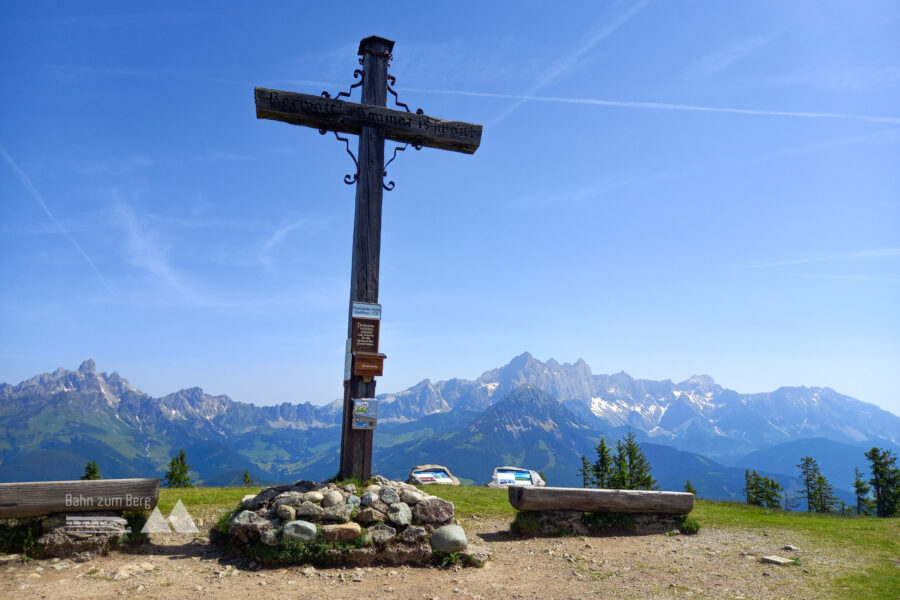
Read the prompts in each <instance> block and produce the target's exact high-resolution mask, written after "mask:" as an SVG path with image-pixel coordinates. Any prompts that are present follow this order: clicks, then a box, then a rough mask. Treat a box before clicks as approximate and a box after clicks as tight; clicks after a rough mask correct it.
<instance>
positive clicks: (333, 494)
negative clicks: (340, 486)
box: [322, 490, 344, 508]
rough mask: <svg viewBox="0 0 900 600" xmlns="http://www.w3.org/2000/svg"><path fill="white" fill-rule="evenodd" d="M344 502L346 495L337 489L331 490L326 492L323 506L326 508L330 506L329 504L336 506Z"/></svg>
mask: <svg viewBox="0 0 900 600" xmlns="http://www.w3.org/2000/svg"><path fill="white" fill-rule="evenodd" d="M343 503H344V495H343V494H341V493H340V492H339V491H337V490H331V491H330V492H327V493H326V494H325V497H324V498H322V506H323V507H324V508H328V507H329V506H336V505H338V504H343Z"/></svg>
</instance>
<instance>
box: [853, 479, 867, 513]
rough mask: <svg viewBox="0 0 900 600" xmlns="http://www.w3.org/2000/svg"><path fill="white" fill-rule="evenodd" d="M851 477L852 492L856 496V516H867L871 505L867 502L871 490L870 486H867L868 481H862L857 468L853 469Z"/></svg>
mask: <svg viewBox="0 0 900 600" xmlns="http://www.w3.org/2000/svg"><path fill="white" fill-rule="evenodd" d="M853 475H854V477H855V479H854V480H853V491H854V493H855V494H856V514H857V515H862V514H868V513H869V507H870V505H871V503H870V501H869V492H870V491H871V490H872V486H870V485H869V482H868V481H866V480H865V479H863V474H862V473H861V472H860V470H859V469H858V468H856V469H853Z"/></svg>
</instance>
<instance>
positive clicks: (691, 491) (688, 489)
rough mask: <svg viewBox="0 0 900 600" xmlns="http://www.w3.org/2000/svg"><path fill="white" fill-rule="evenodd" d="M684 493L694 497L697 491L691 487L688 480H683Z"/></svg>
mask: <svg viewBox="0 0 900 600" xmlns="http://www.w3.org/2000/svg"><path fill="white" fill-rule="evenodd" d="M684 491H686V492H687V493H688V494H693V495H694V496H695V497H696V496H697V490H695V489H694V486H692V485H691V480H690V479H687V480H685V482H684Z"/></svg>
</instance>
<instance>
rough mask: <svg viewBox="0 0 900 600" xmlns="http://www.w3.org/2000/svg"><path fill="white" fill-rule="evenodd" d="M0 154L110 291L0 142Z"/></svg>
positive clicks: (88, 258)
mask: <svg viewBox="0 0 900 600" xmlns="http://www.w3.org/2000/svg"><path fill="white" fill-rule="evenodd" d="M0 154H2V155H3V159H4V160H5V161H6V164H7V165H9V168H10V169H12V170H13V172H14V173H15V174H16V177H18V178H19V181H20V182H21V183H22V185H23V186H25V189H26V190H27V191H28V195H29V196H31V198H32V199H33V200H34V201H35V202H37V204H38V206H40V207H41V210H43V211H44V214H46V215H47V217H48V218H49V219H50V221H51V222H52V223H53V224H54V225H55V226H56V228H57V230H59V232H60V233H61V234H62V235H63V236H64V237H65V238H66V239H67V240H69V242H70V243H71V244H72V247H74V248H75V250H77V251H78V253H79V254H80V255H81V256H82V257H83V258H84V260H85V261H86V262H87V264H88V265H89V266H90V267H91V270H92V271H94V274H96V275H97V278H98V279H99V280H100V283H102V284H103V287H105V288H106V289H107V291H112V288H111V287H110V285H109V282H108V281H106V278H105V277H103V274H102V273H100V269H98V268H97V265H96V263H94V261H93V260H92V259H91V257H90V256H89V255H88V253H87V252H85V251H84V248H82V247H81V244H79V243H78V242H77V241H76V240H75V238H74V237H72V234H71V233H69V230H68V229H66V228H65V226H63V224H62V223H61V222H60V221H59V219H57V218H56V216H55V215H54V214H53V212H52V211H51V210H50V207H48V206H47V203H46V202H45V201H44V197H43V196H42V195H41V193H40V192H39V191H38V190H37V188H36V187H34V184H33V183H32V182H31V178H30V177H28V175H27V174H26V173H25V171H23V170H22V169H21V168H20V167H19V165H18V163H16V161H15V160H13V157H12V156H10V155H9V154H8V153H7V152H6V149H5V148H4V147H3V145H2V144H0Z"/></svg>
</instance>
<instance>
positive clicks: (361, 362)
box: [353, 352, 387, 377]
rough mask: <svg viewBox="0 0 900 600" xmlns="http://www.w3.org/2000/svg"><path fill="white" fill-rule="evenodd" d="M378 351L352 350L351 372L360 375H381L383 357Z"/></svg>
mask: <svg viewBox="0 0 900 600" xmlns="http://www.w3.org/2000/svg"><path fill="white" fill-rule="evenodd" d="M385 358H387V356H385V355H384V354H381V353H379V352H354V353H353V374H354V375H359V376H360V377H381V375H382V374H383V373H384V359H385Z"/></svg>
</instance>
